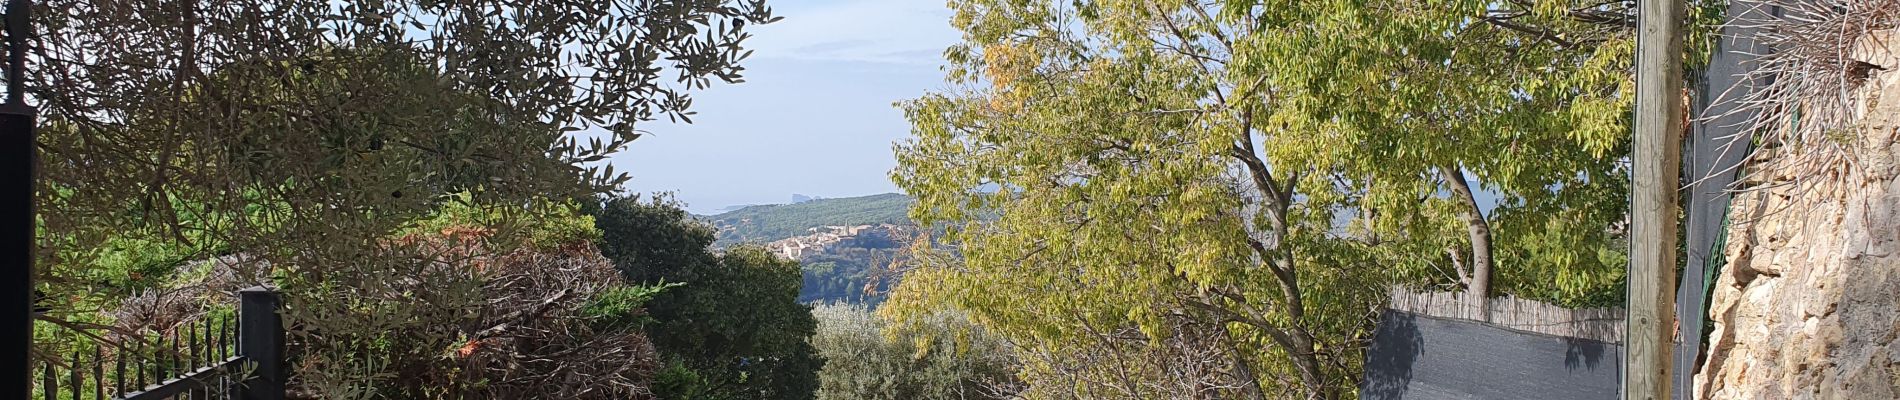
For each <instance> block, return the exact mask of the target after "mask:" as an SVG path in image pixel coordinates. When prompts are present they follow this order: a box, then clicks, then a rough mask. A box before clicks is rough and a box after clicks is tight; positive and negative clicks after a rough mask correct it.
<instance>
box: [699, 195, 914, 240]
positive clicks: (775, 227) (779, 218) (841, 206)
mask: <svg viewBox="0 0 1900 400" xmlns="http://www.w3.org/2000/svg"><path fill="white" fill-rule="evenodd" d="M908 208H910V197H909V196H905V195H902V194H898V193H885V194H879V195H870V196H863V197H847V198H839V199H818V200H812V201H807V202H803V203H797V204H771V205H757V206H748V207H745V208H741V209H738V210H733V211H729V212H724V213H720V214H716V215H712V216H708V217H705V218H706V220H707V221H708V222H711V223H712V224H713V226H717V227H719V242H720V243H721V244H733V243H739V242H758V243H766V242H771V241H775V240H780V239H785V238H790V237H794V236H802V235H805V234H808V233H810V231H809V230H810V229H811V228H814V227H822V226H836V225H844V226H850V225H876V224H893V225H910V219H909V218H907V217H905V215H904V213H905V211H906V210H907V209H908Z"/></svg>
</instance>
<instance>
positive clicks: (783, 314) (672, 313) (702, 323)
mask: <svg viewBox="0 0 1900 400" xmlns="http://www.w3.org/2000/svg"><path fill="white" fill-rule="evenodd" d="M594 218H595V222H596V224H597V226H599V228H600V230H601V234H602V236H601V244H600V248H601V252H602V253H603V254H605V255H606V256H607V257H608V258H611V259H613V260H614V263H615V266H616V267H617V268H619V270H620V271H621V273H622V274H624V275H626V276H627V278H628V279H629V280H630V281H633V282H636V283H641V284H649V285H651V284H659V283H662V282H667V283H677V284H679V285H681V286H679V287H675V288H671V289H667V290H666V291H665V292H662V293H660V294H659V295H657V296H655V297H654V298H653V299H652V300H651V301H650V302H648V304H649V305H648V312H649V315H650V316H651V317H652V319H653V323H651V324H648V325H647V327H648V328H647V332H648V334H649V336H650V337H651V338H652V339H653V342H654V346H655V347H657V348H658V349H659V351H660V353H661V354H662V355H663V356H664V357H668V358H669V359H670V360H672V361H673V362H677V363H679V364H680V365H681V366H683V367H684V370H680V369H679V368H669V369H668V370H667V371H663V374H662V377H661V381H662V383H663V384H662V385H660V389H661V390H662V392H659V393H658V394H659V395H660V396H661V397H662V398H704V399H810V398H812V396H813V394H812V393H813V391H814V390H816V389H817V386H818V378H817V371H818V369H819V368H820V367H821V366H822V365H823V364H824V361H823V360H821V359H819V358H818V355H817V354H816V351H815V350H813V349H812V347H811V344H810V342H809V341H808V339H809V338H810V336H811V335H812V332H813V330H814V329H816V327H815V325H816V322H814V321H813V319H812V316H811V307H810V306H806V305H804V304H801V303H799V302H798V301H797V298H798V291H799V284H800V282H801V278H800V276H799V267H798V264H797V263H796V262H792V261H787V260H783V259H779V258H777V257H776V256H774V255H772V254H771V253H769V252H766V251H765V250H764V249H761V248H758V247H753V246H739V247H734V248H728V249H726V250H724V251H723V252H718V253H716V252H714V251H713V250H712V247H711V246H712V244H713V241H714V234H713V230H712V228H711V227H710V226H708V225H706V224H704V223H702V222H699V221H697V220H694V219H692V218H691V217H690V216H689V215H688V214H687V213H686V211H685V210H683V209H681V208H680V206H679V205H678V203H675V202H673V201H672V200H671V199H669V198H666V197H660V198H656V199H653V200H651V201H645V200H641V199H639V198H637V197H621V198H614V199H610V200H607V201H606V202H605V204H604V205H602V206H601V207H600V209H599V210H597V211H596V213H595V215H594ZM668 371H670V372H668Z"/></svg>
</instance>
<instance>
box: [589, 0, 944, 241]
mask: <svg viewBox="0 0 1900 400" xmlns="http://www.w3.org/2000/svg"><path fill="white" fill-rule="evenodd" d="M768 4H770V5H771V6H772V8H773V11H774V13H775V14H776V15H779V16H783V17H785V19H784V20H782V21H779V22H776V23H773V24H769V25H765V26H761V27H758V28H757V29H756V30H755V31H754V32H755V33H754V36H753V38H751V39H748V40H747V48H750V49H754V50H755V51H756V52H755V53H753V55H752V58H750V59H748V60H746V62H745V63H744V65H745V67H746V73H745V78H746V82H745V83H741V84H738V85H715V86H713V87H712V88H711V89H708V90H705V91H701V92H698V93H696V94H695V95H694V97H693V107H694V110H695V111H697V112H698V113H699V114H698V115H696V116H695V117H694V118H693V123H692V124H670V123H667V122H666V121H664V120H662V121H659V122H655V123H652V124H650V125H648V126H646V127H643V129H645V130H648V131H650V132H651V133H652V134H650V135H645V136H642V137H641V138H640V139H639V140H636V141H634V142H633V144H632V145H630V146H629V147H628V148H627V149H626V150H623V151H621V152H620V153H617V154H616V155H615V156H614V157H613V158H611V159H610V160H609V162H610V163H612V164H613V166H614V169H615V170H617V171H619V170H624V171H627V172H628V173H629V174H630V175H631V176H632V178H633V180H632V181H630V182H628V183H627V184H626V187H625V189H626V190H627V191H628V192H630V193H654V192H673V193H674V195H675V197H676V198H678V199H680V200H682V201H684V202H685V203H686V205H687V210H688V211H691V212H694V213H699V214H709V213H713V212H715V211H718V210H719V209H721V208H725V207H727V206H732V205H742V204H777V203H787V202H790V201H791V197H792V194H794V193H796V194H803V195H807V196H818V197H852V196H862V195H871V194H879V193H890V192H896V191H898V190H897V186H896V185H894V184H892V183H891V181H890V178H889V173H890V171H891V168H893V167H895V166H896V164H897V163H896V159H895V157H894V156H893V155H892V153H891V146H892V144H893V143H894V142H896V141H899V140H901V139H903V138H904V137H906V136H908V135H909V132H910V124H909V123H908V122H906V121H905V120H904V115H903V112H902V111H901V110H898V109H897V108H896V107H895V106H894V105H893V103H895V102H897V101H901V100H906V99H912V98H916V97H919V96H921V95H923V94H924V93H926V92H929V91H937V90H941V89H942V88H944V87H946V86H945V84H944V83H943V71H942V70H941V66H942V65H943V61H942V54H943V50H944V48H946V47H949V46H950V45H951V44H954V43H956V42H957V40H958V37H959V34H958V32H957V31H956V30H955V29H953V28H951V27H950V23H949V21H950V11H949V10H947V9H945V8H944V3H943V0H777V1H772V2H769V3H768Z"/></svg>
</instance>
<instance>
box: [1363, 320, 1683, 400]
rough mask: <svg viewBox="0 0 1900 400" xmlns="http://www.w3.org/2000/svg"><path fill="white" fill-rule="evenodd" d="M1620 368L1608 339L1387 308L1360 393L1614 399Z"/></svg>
mask: <svg viewBox="0 0 1900 400" xmlns="http://www.w3.org/2000/svg"><path fill="white" fill-rule="evenodd" d="M1622 370H1623V347H1622V346H1620V345H1617V344H1615V343H1608V342H1601V341H1596V340H1589V339H1577V338H1569V337H1563V336H1554V335H1547V334H1542V333H1535V332H1527V331H1520V330H1514V329H1508V328H1504V327H1499V326H1496V325H1490V324H1485V323H1480V322H1475V321H1468V320H1462V319H1453V318H1439V317H1432V316H1427V315H1421V314H1415V313H1411V312H1405V311H1394V310H1387V311H1385V313H1384V315H1381V316H1380V318H1379V326H1378V329H1377V331H1376V333H1375V336H1374V337H1373V341H1372V348H1371V349H1370V350H1368V351H1366V365H1365V377H1364V380H1362V381H1360V383H1359V397H1360V398H1361V399H1366V400H1385V399H1408V400H1416V399H1546V400H1615V399H1618V398H1620V397H1621V396H1622V395H1621V387H1622ZM1683 389H1684V387H1683V385H1682V383H1680V382H1679V383H1678V384H1677V387H1676V391H1677V393H1682V390H1683Z"/></svg>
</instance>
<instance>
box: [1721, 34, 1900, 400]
mask: <svg viewBox="0 0 1900 400" xmlns="http://www.w3.org/2000/svg"><path fill="white" fill-rule="evenodd" d="M1856 53H1859V54H1860V55H1861V56H1862V57H1861V59H1863V60H1868V61H1870V62H1873V63H1874V64H1879V65H1884V66H1889V67H1890V68H1892V67H1900V57H1896V56H1895V54H1894V53H1893V52H1891V51H1886V50H1884V49H1861V50H1860V51H1857V52H1856ZM1858 95H1861V96H1867V97H1866V99H1867V100H1868V101H1866V102H1864V103H1865V104H1866V106H1865V107H1863V109H1861V110H1860V114H1859V115H1860V121H1861V123H1860V124H1859V125H1858V128H1859V129H1855V132H1852V134H1851V135H1843V138H1842V139H1840V141H1839V143H1838V144H1840V145H1841V150H1842V151H1841V152H1839V154H1840V155H1841V157H1840V159H1838V160H1835V161H1833V162H1831V163H1830V164H1829V166H1828V167H1827V168H1825V169H1824V170H1825V171H1826V172H1825V173H1821V174H1812V173H1783V172H1781V171H1776V170H1775V169H1777V168H1789V169H1794V168H1800V167H1801V166H1799V165H1794V163H1778V162H1775V161H1773V160H1770V161H1764V162H1761V163H1759V164H1757V166H1755V167H1754V168H1761V169H1765V170H1763V171H1758V172H1765V173H1759V174H1754V175H1753V176H1760V177H1772V178H1762V179H1772V180H1773V181H1767V182H1752V185H1753V186H1754V187H1755V189H1753V190H1749V191H1746V192H1742V193H1738V194H1737V195H1736V196H1735V200H1734V202H1733V204H1732V205H1731V206H1730V209H1729V218H1730V220H1731V221H1732V222H1731V224H1730V226H1729V228H1728V229H1729V232H1728V235H1729V236H1728V247H1727V249H1725V255H1726V256H1727V257H1728V266H1727V267H1726V268H1725V269H1724V270H1723V273H1722V274H1721V275H1720V276H1719V277H1718V279H1717V281H1716V283H1715V288H1714V297H1713V298H1712V299H1711V302H1710V305H1711V306H1710V318H1711V319H1713V320H1714V321H1715V324H1716V327H1715V331H1714V332H1713V333H1712V334H1711V335H1710V338H1709V350H1708V354H1707V357H1706V359H1705V360H1704V362H1703V363H1702V365H1701V366H1700V368H1699V372H1698V373H1697V376H1696V381H1695V382H1696V383H1695V387H1696V394H1697V395H1698V397H1701V398H1706V399H1883V400H1884V399H1896V398H1900V340H1896V338H1897V337H1900V218H1896V217H1900V215H1896V213H1897V212H1900V146H1896V144H1895V139H1896V137H1900V73H1895V72H1889V73H1883V74H1879V75H1876V76H1875V77H1874V78H1873V79H1872V80H1870V81H1868V82H1866V83H1865V84H1864V85H1863V86H1862V87H1861V90H1860V93H1859V94H1858ZM1771 158H1772V157H1771ZM1810 166H1811V164H1810Z"/></svg>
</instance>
